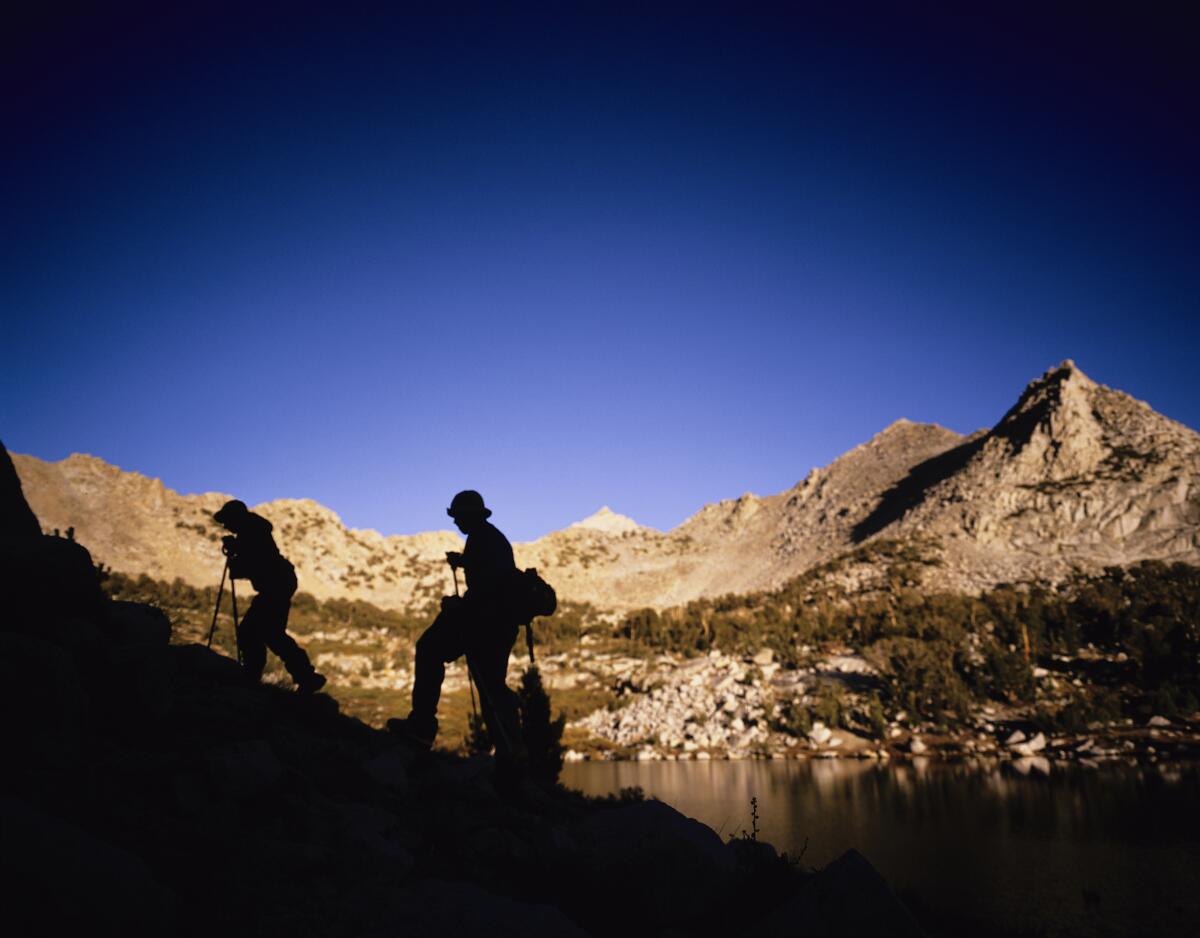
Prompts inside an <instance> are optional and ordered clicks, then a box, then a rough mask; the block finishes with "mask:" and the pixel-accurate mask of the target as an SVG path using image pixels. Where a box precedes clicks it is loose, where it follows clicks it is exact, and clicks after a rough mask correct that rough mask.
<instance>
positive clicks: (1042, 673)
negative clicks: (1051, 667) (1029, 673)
mask: <svg viewBox="0 0 1200 938" xmlns="http://www.w3.org/2000/svg"><path fill="white" fill-rule="evenodd" d="M1033 676H1034V677H1037V678H1042V677H1049V676H1050V672H1049V671H1047V670H1046V669H1045V668H1034V669H1033Z"/></svg>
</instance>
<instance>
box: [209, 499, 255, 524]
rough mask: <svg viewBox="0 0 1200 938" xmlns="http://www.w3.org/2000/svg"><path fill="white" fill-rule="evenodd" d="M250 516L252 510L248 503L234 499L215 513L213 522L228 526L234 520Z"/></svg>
mask: <svg viewBox="0 0 1200 938" xmlns="http://www.w3.org/2000/svg"><path fill="white" fill-rule="evenodd" d="M248 514H250V509H249V508H247V507H246V503H245V502H243V501H241V500H240V499H237V498H233V499H230V500H229V501H227V502H226V503H225V504H224V505H222V506H221V507H220V508H219V509H217V510H216V511H214V512H213V520H214V521H215V522H217V524H226V523H228V522H230V521H232V520H233V519H234V518H244V517H245V516H246V515H248Z"/></svg>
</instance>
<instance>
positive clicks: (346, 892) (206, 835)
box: [0, 449, 920, 938]
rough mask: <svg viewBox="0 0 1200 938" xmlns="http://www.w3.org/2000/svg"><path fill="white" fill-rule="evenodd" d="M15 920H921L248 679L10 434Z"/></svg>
mask: <svg viewBox="0 0 1200 938" xmlns="http://www.w3.org/2000/svg"><path fill="white" fill-rule="evenodd" d="M0 563H2V569H3V571H4V572H3V583H2V584H0V585H2V586H3V588H4V590H5V596H6V597H7V598H8V601H7V604H6V607H5V611H4V615H3V619H2V628H0V648H2V654H0V678H2V684H0V686H2V687H3V705H4V706H3V713H4V717H3V728H2V731H3V739H4V747H5V750H6V753H5V755H6V762H7V764H8V769H7V770H6V772H5V773H3V776H2V778H3V783H2V785H0V817H2V819H3V821H2V823H3V875H4V880H5V884H6V887H7V888H6V892H7V893H8V895H9V896H10V897H11V898H10V899H9V900H8V902H7V903H6V906H7V908H6V912H7V915H6V921H8V922H9V923H23V924H21V925H20V929H19V931H20V933H21V934H28V935H39V934H44V935H52V934H53V935H61V934H117V933H119V934H124V935H130V936H133V935H197V936H199V935H209V934H223V935H264V936H266V935H280V936H285V935H286V936H289V938H300V936H342V935H372V936H373V935H378V936H384V935H425V934H429V935H434V934H437V935H458V934H468V933H470V934H476V933H484V934H491V935H514V936H515V935H521V936H530V935H555V936H569V935H583V934H599V935H605V934H622V935H628V934H633V935H640V934H644V935H664V934H671V935H691V934H695V935H709V934H712V935H716V934H720V935H728V934H754V935H800V934H804V935H836V934H846V935H857V934H871V935H918V934H920V931H919V929H918V928H917V926H916V925H915V924H914V923H913V921H912V919H911V917H910V916H909V915H908V913H907V912H906V910H905V909H904V908H903V906H901V905H900V904H899V903H898V902H897V901H896V900H895V898H894V897H893V896H892V895H891V893H890V891H889V890H888V888H887V886H886V885H885V884H884V883H883V881H882V880H881V879H880V878H879V877H878V875H877V874H876V873H875V872H874V871H873V870H872V869H871V867H870V866H869V864H868V863H867V862H866V861H865V860H864V859H863V858H862V857H861V856H859V855H858V854H857V853H854V852H853V851H851V852H850V853H848V854H846V855H845V856H843V857H842V858H841V859H839V860H838V861H836V862H835V863H833V864H831V865H830V866H829V867H827V868H826V869H825V870H823V871H821V872H819V873H802V872H801V871H800V870H799V869H797V868H796V867H795V866H794V865H792V864H790V863H788V862H787V861H786V859H784V858H780V857H777V856H776V855H775V851H774V850H773V849H772V848H770V847H769V846H768V845H766V844H763V843H760V842H756V841H754V840H750V839H743V840H739V841H735V842H731V843H725V842H722V841H721V839H720V838H719V837H718V836H717V834H716V833H714V832H713V831H712V830H711V829H710V828H707V827H705V826H704V825H702V824H700V823H698V822H696V821H693V820H690V819H688V818H685V817H683V816H682V815H680V814H679V813H678V812H676V811H674V810H673V809H672V808H670V807H669V806H667V805H665V804H662V803H659V802H654V801H650V802H645V801H640V800H636V799H626V800H614V801H610V802H596V801H588V800H585V799H583V798H582V797H581V796H578V795H576V794H572V793H569V792H564V791H562V790H558V789H556V790H552V791H544V790H542V789H539V788H538V787H536V786H534V785H533V784H532V783H527V784H526V785H525V786H524V787H523V789H522V790H521V791H520V792H519V793H518V794H517V795H515V796H510V797H507V798H501V797H500V796H499V795H498V793H497V791H496V789H495V788H494V786H493V785H492V781H491V772H490V762H489V760H487V759H475V760H469V759H460V758H455V757H452V756H447V755H441V754H433V755H418V754H414V753H412V752H410V751H408V750H406V749H404V748H403V747H401V746H400V745H398V744H397V743H396V742H395V741H394V740H393V739H392V738H390V737H389V736H388V735H387V734H385V733H381V732H379V731H376V730H373V729H371V728H369V727H367V726H365V725H363V724H362V723H360V722H358V721H357V720H354V719H351V718H349V717H346V716H344V715H343V714H341V713H339V712H338V710H337V705H336V704H335V703H334V702H333V701H332V700H331V699H329V698H327V697H324V696H318V697H315V698H302V697H298V696H296V695H294V694H292V693H290V692H286V691H282V690H279V689H277V688H272V687H265V686H258V685H248V684H247V683H246V682H245V680H244V678H243V675H242V672H241V670H240V668H239V667H238V666H237V665H236V663H234V662H233V661H232V660H230V659H229V658H226V657H223V656H221V655H218V654H216V653H214V652H211V651H208V650H207V649H205V648H203V647H201V646H198V645H174V646H173V645H170V644H169V641H168V639H169V637H170V625H169V623H168V622H167V620H166V619H165V617H164V616H163V615H162V614H161V613H160V612H158V611H157V610H155V609H153V608H151V607H148V606H143V605H140V604H137V603H124V602H113V601H111V600H108V599H106V598H104V597H103V596H102V594H101V592H100V590H99V588H98V582H97V578H96V572H95V570H94V568H93V565H92V561H91V558H90V556H89V555H88V553H87V551H86V550H84V549H83V548H82V547H81V546H79V545H77V544H75V543H74V542H72V541H69V540H66V539H63V538H56V537H44V536H43V535H42V534H41V532H40V529H39V526H38V522H37V519H36V518H35V517H34V516H33V513H32V512H31V511H30V510H29V508H28V505H27V504H26V503H25V501H24V499H23V497H22V496H21V492H20V486H19V483H18V481H17V478H16V475H15V473H14V472H13V469H12V466H11V463H10V462H9V460H8V456H7V453H5V452H3V450H2V449H0Z"/></svg>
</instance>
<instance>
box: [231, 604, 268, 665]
mask: <svg viewBox="0 0 1200 938" xmlns="http://www.w3.org/2000/svg"><path fill="white" fill-rule="evenodd" d="M260 598H261V597H259V596H255V597H254V599H252V600H251V601H250V608H249V609H247V610H246V615H245V616H244V617H243V619H242V621H241V622H239V623H238V630H237V646H238V651H240V652H241V655H242V667H243V668H245V669H246V674H247V675H249V676H250V677H251V678H252V679H254V680H256V681H261V680H262V673H263V668H264V667H266V664H267V646H266V643H265V642H264V641H263V633H262V625H263V618H264V615H263V613H264V610H263V605H262V603H261V602H259V600H260Z"/></svg>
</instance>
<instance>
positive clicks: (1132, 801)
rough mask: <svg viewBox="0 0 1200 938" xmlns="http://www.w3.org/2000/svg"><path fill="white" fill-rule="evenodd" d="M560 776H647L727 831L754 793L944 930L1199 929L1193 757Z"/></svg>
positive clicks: (571, 782) (654, 788)
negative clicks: (852, 854)
mask: <svg viewBox="0 0 1200 938" xmlns="http://www.w3.org/2000/svg"><path fill="white" fill-rule="evenodd" d="M1021 768H1023V769H1024V770H1025V772H1024V773H1023V772H1022V771H1021V770H1020V769H1021ZM1025 773H1027V774H1025ZM563 782H564V783H565V784H566V785H568V786H570V787H572V788H577V789H580V790H581V791H584V792H586V793H588V794H606V793H611V792H616V791H618V790H620V789H621V788H627V787H631V786H640V787H641V788H642V789H644V790H645V792H646V794H647V796H653V797H657V798H659V799H660V800H662V801H665V802H667V803H669V804H671V805H673V806H674V807H676V808H677V809H678V810H680V811H682V812H683V813H684V814H687V815H689V816H691V817H694V818H697V819H699V820H701V821H703V822H704V823H705V824H708V825H709V826H710V827H712V828H713V829H714V830H716V831H717V832H718V833H720V834H722V836H725V837H728V836H729V835H731V834H740V833H741V832H742V831H743V830H747V831H748V830H749V829H750V826H751V821H750V799H751V798H757V799H758V814H759V821H758V826H759V830H760V832H761V833H760V835H759V836H760V839H762V840H767V841H769V842H770V843H772V844H774V845H775V847H776V848H777V849H779V850H782V851H787V852H788V853H789V855H795V854H797V853H799V852H800V851H801V850H802V849H804V845H805V843H806V842H807V851H806V852H805V854H804V857H803V863H804V865H805V866H823V865H824V864H826V863H828V862H829V861H830V860H833V859H835V858H836V857H837V856H838V855H839V854H841V853H842V852H843V851H844V850H846V849H848V848H849V847H856V848H857V849H859V850H860V851H861V852H862V853H863V854H864V855H865V856H866V857H867V859H868V860H870V861H871V862H872V863H873V864H874V865H875V867H876V868H877V869H878V870H879V871H880V872H881V873H882V874H883V876H884V877H885V878H886V879H887V880H888V882H889V883H890V884H891V886H892V888H893V889H894V890H896V891H897V892H898V893H900V894H901V895H902V896H903V897H904V899H905V900H906V901H907V902H908V903H909V904H910V906H912V907H914V908H917V909H923V910H924V911H923V912H921V913H920V916H919V917H921V918H922V920H923V922H925V923H926V925H927V927H929V928H930V930H931V931H933V932H934V933H936V934H943V935H971V934H975V935H1044V936H1077V935H1089V936H1091V935H1103V936H1107V935H1161V936H1183V935H1187V936H1189V938H1190V936H1192V935H1196V934H1200V925H1198V924H1197V923H1200V767H1197V766H1194V765H1184V766H1149V767H1142V768H1138V767H1130V766H1126V765H1102V766H1100V767H1098V768H1085V767H1081V766H1074V765H1070V766H1065V767H1063V766H1060V765H1058V764H1056V765H1054V767H1053V769H1052V770H1050V771H1049V773H1048V774H1043V772H1040V771H1037V770H1036V769H1034V770H1031V769H1030V767H1029V765H1028V764H1026V765H1024V766H1021V767H1016V766H1014V764H1012V763H986V764H974V765H971V764H944V763H934V762H930V761H928V760H915V761H914V762H913V763H902V764H880V763H875V762H866V761H850V760H810V761H787V762H781V761H762V762H756V761H746V762H724V761H721V762H650V763H646V762H643V763H633V762H581V763H574V764H571V765H567V766H566V767H565V768H564V770H563Z"/></svg>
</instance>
